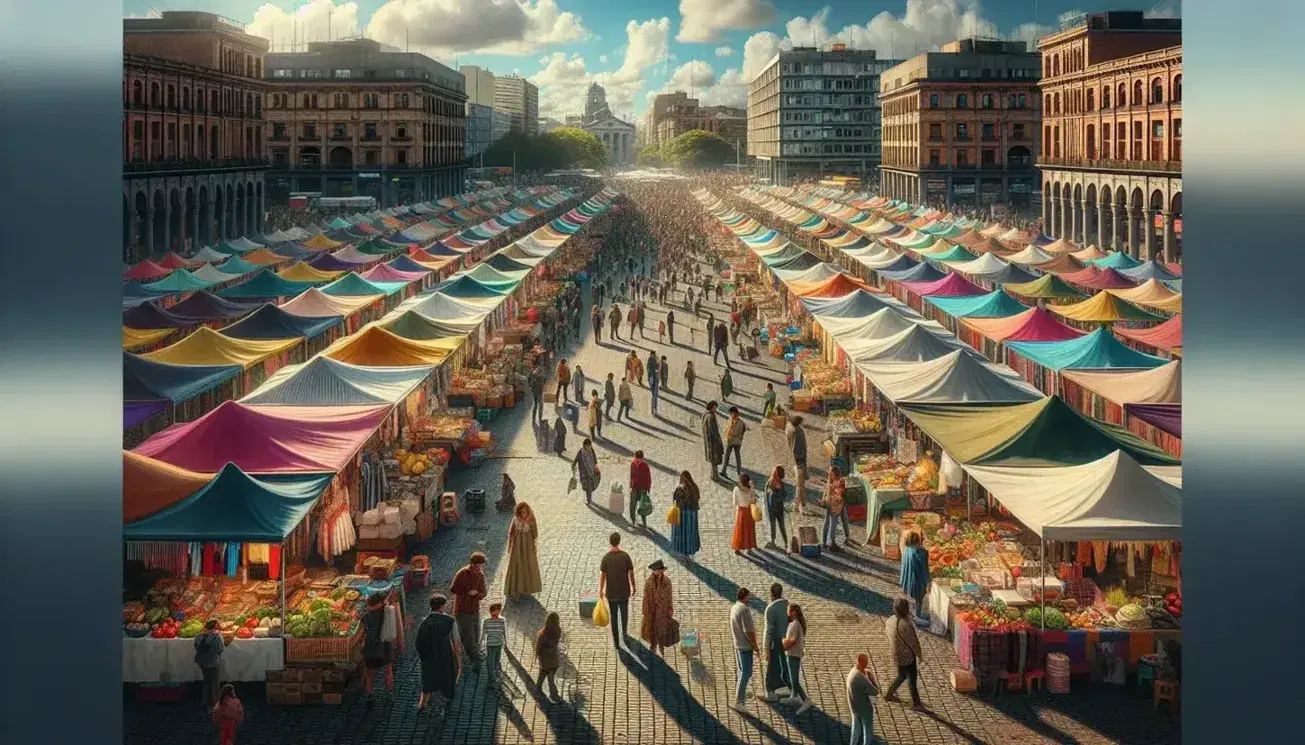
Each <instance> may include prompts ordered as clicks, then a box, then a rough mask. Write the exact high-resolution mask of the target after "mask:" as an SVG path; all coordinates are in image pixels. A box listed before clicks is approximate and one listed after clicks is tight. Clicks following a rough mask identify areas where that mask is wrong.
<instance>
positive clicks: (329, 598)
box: [285, 587, 362, 639]
mask: <svg viewBox="0 0 1305 745" xmlns="http://www.w3.org/2000/svg"><path fill="white" fill-rule="evenodd" d="M361 599H362V593H361V592H359V591H358V590H356V589H352V588H348V587H335V588H332V589H329V590H323V589H312V588H309V589H304V590H300V591H298V592H296V593H295V594H294V596H293V597H292V598H290V600H289V601H288V603H287V605H288V606H289V609H290V611H289V615H288V616H286V619H285V633H286V635H287V636H291V637H294V638H297V639H314V638H315V639H325V638H341V637H347V636H350V635H351V634H353V632H354V631H355V630H356V628H357V624H358V617H359V611H360V609H361V603H360V601H361Z"/></svg>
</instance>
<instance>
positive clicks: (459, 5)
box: [315, 0, 589, 56]
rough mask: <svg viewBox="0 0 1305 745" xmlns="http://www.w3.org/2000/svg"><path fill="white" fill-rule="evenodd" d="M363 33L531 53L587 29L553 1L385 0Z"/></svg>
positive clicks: (438, 48) (448, 47)
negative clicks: (467, 0)
mask: <svg viewBox="0 0 1305 745" xmlns="http://www.w3.org/2000/svg"><path fill="white" fill-rule="evenodd" d="M315 1H316V2H327V1H328V0H315ZM367 35H368V36H370V37H371V38H373V39H376V40H377V41H381V42H384V43H387V44H392V45H395V46H400V47H402V46H405V45H406V46H409V47H411V48H412V49H414V50H418V51H422V52H425V53H426V54H430V55H432V56H448V55H449V54H451V53H454V52H472V51H476V52H485V53H490V54H531V53H533V52H535V51H537V50H538V49H540V48H541V47H544V46H548V45H550V44H563V43H566V42H572V41H580V40H582V39H586V38H588V37H589V30H588V29H586V28H585V26H584V24H583V23H582V22H581V20H580V17H579V16H577V15H576V14H574V13H571V12H564V11H562V10H561V9H560V8H558V6H557V2H556V0H477V2H474V3H470V2H463V0H388V1H387V2H386V3H385V4H384V5H382V6H381V7H380V8H378V9H377V10H376V12H375V13H374V14H372V17H371V20H369V21H368V22H367Z"/></svg>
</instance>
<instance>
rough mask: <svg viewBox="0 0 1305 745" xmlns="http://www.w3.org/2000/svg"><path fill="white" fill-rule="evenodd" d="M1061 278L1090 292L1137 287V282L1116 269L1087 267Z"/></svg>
mask: <svg viewBox="0 0 1305 745" xmlns="http://www.w3.org/2000/svg"><path fill="white" fill-rule="evenodd" d="M1060 278H1061V279H1063V280H1065V281H1066V282H1073V283H1074V284H1076V285H1078V286H1080V287H1086V288H1088V289H1090V290H1121V289H1128V288H1130V287H1137V282H1134V281H1133V280H1131V279H1129V278H1128V277H1125V276H1124V275H1122V274H1120V273H1119V272H1117V271H1115V270H1114V269H1112V268H1107V269H1099V268H1097V267H1095V266H1089V267H1085V268H1083V269H1080V270H1079V271H1077V272H1069V273H1066V274H1061V275H1060Z"/></svg>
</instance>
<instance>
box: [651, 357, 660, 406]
mask: <svg viewBox="0 0 1305 745" xmlns="http://www.w3.org/2000/svg"><path fill="white" fill-rule="evenodd" d="M660 370H661V365H660V364H659V363H658V361H657V355H655V354H653V353H652V352H649V353H648V393H649V395H650V396H651V397H652V413H654V414H656V413H657V394H658V392H659V390H660V389H661V377H660Z"/></svg>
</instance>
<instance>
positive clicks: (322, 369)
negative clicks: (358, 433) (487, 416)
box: [240, 355, 435, 406]
mask: <svg viewBox="0 0 1305 745" xmlns="http://www.w3.org/2000/svg"><path fill="white" fill-rule="evenodd" d="M434 369H435V368H434V367H431V366H429V365H419V366H414V367H360V366H358V365H350V364H347V363H344V362H340V361H338V360H333V359H331V358H330V357H322V356H320V355H319V356H317V357H314V358H312V359H311V360H309V361H308V362H306V363H304V364H302V365H287V366H285V367H283V368H281V369H280V370H277V371H276V373H275V374H274V375H272V377H270V378H268V379H267V382H265V383H263V384H262V385H261V386H259V387H258V388H257V390H255V391H254V392H253V393H250V394H249V395H248V396H245V397H244V398H243V399H241V400H240V402H241V403H244V404H256V405H263V406H367V405H376V404H390V405H395V404H398V403H399V402H400V401H403V400H404V399H405V398H407V397H408V394H410V393H412V391H413V389H415V388H416V387H417V386H418V385H420V384H421V382H422V381H423V380H425V379H426V378H428V377H430V374H431V371H432V370H434Z"/></svg>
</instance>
